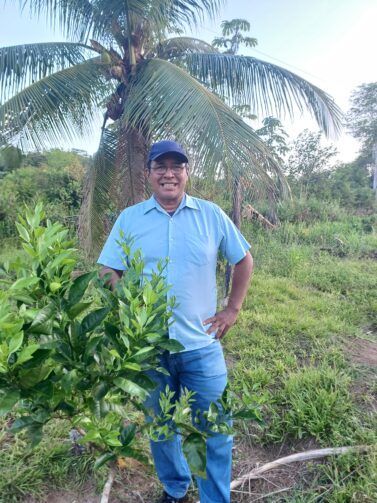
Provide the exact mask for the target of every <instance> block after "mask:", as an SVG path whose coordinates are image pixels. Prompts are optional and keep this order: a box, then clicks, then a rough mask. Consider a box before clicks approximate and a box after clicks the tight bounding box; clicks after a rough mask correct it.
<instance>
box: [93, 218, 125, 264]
mask: <svg viewBox="0 0 377 503" xmlns="http://www.w3.org/2000/svg"><path fill="white" fill-rule="evenodd" d="M123 221H124V218H123V213H121V214H120V215H119V217H118V218H117V219H116V222H115V224H114V226H113V228H112V229H111V232H110V234H109V237H108V238H107V240H106V243H105V245H104V247H103V248H102V251H101V254H100V256H99V257H98V260H97V264H101V265H104V266H106V267H111V269H118V270H119V271H125V270H126V260H127V257H126V256H125V254H124V251H123V249H122V247H121V246H120V245H119V244H118V243H117V241H122V237H121V233H124V234H126V229H125V228H124V224H123Z"/></svg>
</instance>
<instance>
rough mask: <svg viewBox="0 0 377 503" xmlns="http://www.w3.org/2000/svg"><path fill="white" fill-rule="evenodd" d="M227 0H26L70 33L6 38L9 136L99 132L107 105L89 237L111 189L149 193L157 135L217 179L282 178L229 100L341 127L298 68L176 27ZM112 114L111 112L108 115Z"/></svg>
mask: <svg viewBox="0 0 377 503" xmlns="http://www.w3.org/2000/svg"><path fill="white" fill-rule="evenodd" d="M221 4H222V2H221V1H220V0H153V1H152V0H128V1H126V2H124V1H120V0H93V1H89V0H60V1H59V2H57V3H56V2H51V1H49V0H26V1H25V2H24V4H23V8H24V9H25V8H26V7H27V6H29V8H30V12H31V14H32V15H37V16H41V15H46V18H47V19H49V21H50V22H51V24H52V26H56V25H58V26H60V27H61V29H62V30H63V32H64V34H65V35H66V37H67V39H68V42H53V43H43V44H28V45H22V46H16V47H5V48H3V49H1V50H0V83H1V89H2V93H1V95H0V100H1V102H3V104H2V105H1V106H0V129H1V130H2V138H4V139H13V141H15V139H18V140H19V141H20V142H21V144H23V145H24V144H29V145H30V144H32V145H34V146H37V147H38V148H40V147H41V146H46V145H48V146H50V145H51V144H57V143H59V142H60V141H62V140H66V141H69V140H70V139H71V138H73V137H74V136H79V135H82V134H84V133H90V131H91V128H92V125H93V119H94V117H95V116H96V114H97V113H98V110H100V109H102V110H103V109H106V113H105V118H104V122H103V127H102V138H101V142H100V146H99V150H98V153H97V155H96V157H95V162H94V165H93V168H92V169H91V171H90V177H89V178H88V184H87V187H86V190H85V201H86V203H85V205H84V211H83V212H82V219H81V222H82V228H81V235H82V236H83V237H85V238H86V246H87V248H88V247H89V248H91V245H92V242H93V240H94V241H97V242H99V241H100V240H101V238H102V237H103V232H104V227H103V223H104V215H106V212H107V209H108V208H109V205H110V203H111V201H114V206H115V209H116V210H117V211H119V209H120V208H122V207H124V206H125V205H128V204H132V203H134V202H137V201H140V200H141V199H143V198H144V197H145V187H144V174H143V169H144V165H145V156H146V152H147V147H148V144H149V143H150V142H151V141H154V140H158V139H161V138H175V139H176V140H177V141H180V142H181V143H182V144H183V145H184V146H185V147H186V148H187V150H188V152H189V155H190V159H192V172H193V173H194V174H196V175H197V178H198V179H206V181H207V182H208V183H209V184H210V183H213V181H214V180H217V179H219V178H221V177H225V178H227V177H228V178H232V177H238V178H239V176H240V174H242V176H243V178H244V179H246V178H248V179H249V180H250V183H251V182H252V186H253V187H267V186H269V187H270V190H274V189H273V187H274V186H276V180H278V185H279V183H280V184H281V185H283V184H284V178H283V177H282V174H281V172H280V170H279V167H278V165H277V163H276V161H275V160H274V159H273V157H272V156H271V155H270V153H269V151H268V149H267V148H266V146H265V145H264V144H263V142H262V141H261V140H260V138H259V137H258V135H256V134H255V132H254V130H253V129H252V128H251V127H249V126H248V125H247V124H245V122H244V121H243V120H242V119H241V118H240V117H239V116H238V115H237V114H236V113H235V112H234V111H233V110H232V108H231V106H232V105H244V104H245V103H246V104H250V106H251V107H252V109H253V110H254V111H255V113H258V114H259V113H260V112H261V113H262V115H263V116H265V115H269V114H271V113H276V114H278V115H279V116H280V115H281V114H282V113H284V112H286V113H288V114H290V115H293V113H294V112H295V110H297V109H298V110H299V111H301V112H302V111H303V110H309V111H310V112H311V114H312V115H313V116H314V117H315V119H316V120H317V122H318V124H319V125H320V127H321V128H323V129H324V130H325V131H326V132H327V133H329V132H331V131H338V130H339V129H340V125H341V113H340V110H339V108H338V107H337V106H336V105H335V104H334V102H333V100H332V99H331V98H330V97H329V96H328V95H327V94H326V93H325V92H323V91H322V90H321V89H319V88H317V87H315V86H313V85H311V84H310V83H309V82H307V81H306V80H304V79H302V78H300V77H298V76H297V75H295V74H293V73H292V72H289V71H288V70H285V69H284V68H281V67H278V66H276V65H273V64H271V63H266V62H264V61H260V60H258V59H256V58H252V57H245V56H238V55H233V54H221V53H219V52H218V51H217V50H216V48H214V47H213V46H211V45H210V44H207V43H206V42H203V41H201V40H198V39H195V38H192V37H179V36H178V37H177V36H175V34H177V33H179V32H180V31H181V29H182V26H186V27H188V28H189V29H190V28H192V27H193V26H195V25H197V24H198V23H199V21H202V20H203V19H204V16H205V15H209V16H210V17H212V18H214V16H215V14H216V13H217V12H218V10H219V7H220V5H221ZM171 35H173V36H171ZM169 37H170V38H169ZM219 96H221V97H222V98H223V100H222V99H220V98H219ZM224 100H225V102H226V103H228V105H229V106H228V105H226V104H225V102H224ZM108 119H112V120H113V121H114V123H113V124H111V125H108ZM275 190H277V189H275ZM84 224H85V225H84ZM84 244H85V243H84Z"/></svg>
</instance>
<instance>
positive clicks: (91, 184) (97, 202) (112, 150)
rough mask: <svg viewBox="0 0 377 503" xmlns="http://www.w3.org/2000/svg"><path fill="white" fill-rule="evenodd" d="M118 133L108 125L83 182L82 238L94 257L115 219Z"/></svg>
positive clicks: (80, 221)
mask: <svg viewBox="0 0 377 503" xmlns="http://www.w3.org/2000/svg"><path fill="white" fill-rule="evenodd" d="M117 145H118V135H117V133H116V131H115V130H112V129H109V128H106V129H104V130H103V131H102V135H101V140H100V144H99V148H98V151H97V153H96V154H95V156H94V159H93V163H92V165H91V166H90V168H89V170H88V172H87V174H86V177H85V181H84V191H83V202H82V205H81V210H80V216H79V239H80V244H81V247H82V249H83V250H85V251H86V252H87V255H88V256H95V255H96V254H97V252H98V250H99V249H100V246H101V244H102V243H103V241H104V237H105V235H106V234H108V232H109V231H110V229H111V225H112V224H113V222H114V215H115V208H114V206H113V201H112V200H111V198H110V193H111V187H112V186H113V180H114V178H115V176H114V172H115V158H116V148H117Z"/></svg>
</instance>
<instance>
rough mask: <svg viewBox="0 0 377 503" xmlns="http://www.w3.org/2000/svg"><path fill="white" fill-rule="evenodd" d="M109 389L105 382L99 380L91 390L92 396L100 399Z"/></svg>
mask: <svg viewBox="0 0 377 503" xmlns="http://www.w3.org/2000/svg"><path fill="white" fill-rule="evenodd" d="M109 390H110V386H109V384H108V383H107V382H100V383H99V384H98V385H97V386H96V387H95V388H94V390H93V396H94V398H95V399H96V400H98V401H99V400H102V398H104V397H105V396H106V394H107V393H108V391H109Z"/></svg>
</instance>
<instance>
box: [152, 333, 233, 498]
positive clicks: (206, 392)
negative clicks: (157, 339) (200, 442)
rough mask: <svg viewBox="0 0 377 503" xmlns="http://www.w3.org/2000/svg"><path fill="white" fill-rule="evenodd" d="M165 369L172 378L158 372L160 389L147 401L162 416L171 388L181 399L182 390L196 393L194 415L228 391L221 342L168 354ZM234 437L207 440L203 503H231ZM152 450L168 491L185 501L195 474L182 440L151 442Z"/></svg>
mask: <svg viewBox="0 0 377 503" xmlns="http://www.w3.org/2000/svg"><path fill="white" fill-rule="evenodd" d="M161 366H163V367H165V368H166V369H167V370H168V372H169V374H170V375H169V376H166V375H164V374H162V373H161V372H157V371H150V372H149V373H148V375H149V376H150V377H151V378H152V379H153V380H154V381H155V382H156V383H157V387H156V388H155V390H154V391H153V392H152V393H151V395H150V396H149V397H148V398H147V400H146V402H145V404H144V405H145V406H146V407H148V408H152V409H153V410H154V411H155V413H156V414H159V413H160V406H159V396H160V392H161V391H164V390H165V387H166V385H169V387H170V389H171V390H172V391H175V393H176V395H175V397H178V396H179V393H180V389H181V388H187V389H188V390H191V391H195V395H194V397H193V398H194V400H195V402H194V403H193V407H192V408H193V413H194V414H195V412H196V410H197V409H199V410H201V411H205V410H208V407H209V405H210V403H211V402H216V400H218V399H219V398H220V397H221V395H222V392H223V391H224V388H225V386H226V382H227V371H226V366H225V361H224V356H223V352H222V348H221V344H220V342H219V341H215V342H213V343H212V344H210V345H209V346H206V347H204V348H200V349H195V350H193V351H184V352H182V353H174V354H169V353H168V352H166V353H164V354H163V355H162V357H161ZM232 440H233V439H232V437H231V436H228V435H223V434H216V433H211V434H210V436H209V437H208V439H207V467H206V468H207V479H206V480H204V479H202V478H200V477H197V483H198V487H199V495H200V502H201V503H229V502H230V480H231V468H232ZM151 451H152V455H153V459H154V462H155V466H156V470H157V475H158V478H159V479H160V481H161V483H162V484H163V486H164V490H165V491H166V492H167V493H168V494H170V496H173V497H175V498H182V497H183V496H184V495H185V494H186V492H187V489H188V487H189V485H190V482H191V473H190V470H189V467H188V464H187V462H186V459H185V457H184V455H183V452H182V448H181V439H180V436H179V435H175V436H174V437H173V438H172V439H170V440H167V441H161V442H153V441H151Z"/></svg>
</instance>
